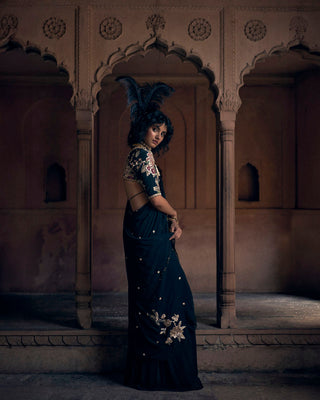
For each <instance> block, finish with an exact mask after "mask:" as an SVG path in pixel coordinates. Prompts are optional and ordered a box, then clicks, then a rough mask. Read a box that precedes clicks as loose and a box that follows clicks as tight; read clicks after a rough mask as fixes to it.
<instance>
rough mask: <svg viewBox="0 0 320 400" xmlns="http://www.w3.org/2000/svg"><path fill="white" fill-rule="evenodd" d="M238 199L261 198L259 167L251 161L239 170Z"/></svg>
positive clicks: (254, 199) (253, 199) (256, 199)
mask: <svg viewBox="0 0 320 400" xmlns="http://www.w3.org/2000/svg"><path fill="white" fill-rule="evenodd" d="M238 200H239V201H259V200H260V185H259V173H258V170H257V168H256V167H255V166H254V165H252V164H250V163H247V164H245V165H243V166H242V167H241V168H240V171H239V181H238Z"/></svg>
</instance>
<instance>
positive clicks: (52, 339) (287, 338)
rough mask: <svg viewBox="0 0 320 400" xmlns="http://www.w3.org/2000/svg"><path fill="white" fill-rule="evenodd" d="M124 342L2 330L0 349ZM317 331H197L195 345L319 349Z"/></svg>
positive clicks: (120, 337) (103, 334)
mask: <svg viewBox="0 0 320 400" xmlns="http://www.w3.org/2000/svg"><path fill="white" fill-rule="evenodd" d="M126 343H127V333H126V331H99V330H92V329H91V330H70V331H65V330H62V331H2V332H0V347H29V346H37V347H39V346H50V347H70V346H77V347H78V346H80V347H95V346H98V347H101V346H122V345H125V344H126ZM319 345H320V330H318V329H315V330H300V331H299V330H272V331H268V330H236V329H230V330H226V329H221V330H217V329H213V330H199V331H197V346H198V347H201V346H210V347H212V348H214V349H225V348H228V347H232V348H243V347H258V346H267V347H270V346H273V347H279V346H319Z"/></svg>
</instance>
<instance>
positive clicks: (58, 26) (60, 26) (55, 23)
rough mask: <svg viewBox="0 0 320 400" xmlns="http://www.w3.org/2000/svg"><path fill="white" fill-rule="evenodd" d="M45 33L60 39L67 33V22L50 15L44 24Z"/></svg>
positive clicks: (50, 37) (51, 37)
mask: <svg viewBox="0 0 320 400" xmlns="http://www.w3.org/2000/svg"><path fill="white" fill-rule="evenodd" d="M42 29H43V33H44V34H45V36H46V37H47V38H49V39H60V38H61V37H62V36H63V35H64V34H65V33H66V23H65V22H64V21H63V19H60V18H56V17H50V18H48V19H47V20H46V21H45V23H44V24H43V27H42Z"/></svg>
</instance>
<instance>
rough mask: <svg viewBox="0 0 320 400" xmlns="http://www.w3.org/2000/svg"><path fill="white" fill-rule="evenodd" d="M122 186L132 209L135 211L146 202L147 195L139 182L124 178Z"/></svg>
mask: <svg viewBox="0 0 320 400" xmlns="http://www.w3.org/2000/svg"><path fill="white" fill-rule="evenodd" d="M123 182H124V188H125V191H126V194H127V199H128V200H129V201H130V206H131V209H132V211H137V210H139V208H141V207H143V206H144V205H145V204H146V203H148V201H149V200H148V196H147V195H146V192H145V191H144V189H143V187H142V186H141V185H140V183H138V182H135V181H129V180H128V179H124V181H123Z"/></svg>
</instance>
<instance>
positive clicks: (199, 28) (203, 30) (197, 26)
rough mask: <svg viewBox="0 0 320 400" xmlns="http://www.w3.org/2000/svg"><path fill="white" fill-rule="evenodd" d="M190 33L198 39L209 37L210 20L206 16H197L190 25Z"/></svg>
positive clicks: (192, 37)
mask: <svg viewBox="0 0 320 400" xmlns="http://www.w3.org/2000/svg"><path fill="white" fill-rule="evenodd" d="M188 35H189V36H190V37H191V39H193V40H196V41H203V40H206V39H208V37H209V36H210V35H211V25H210V22H209V21H207V20H206V19H204V18H195V19H194V20H192V21H191V22H190V24H189V26H188Z"/></svg>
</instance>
